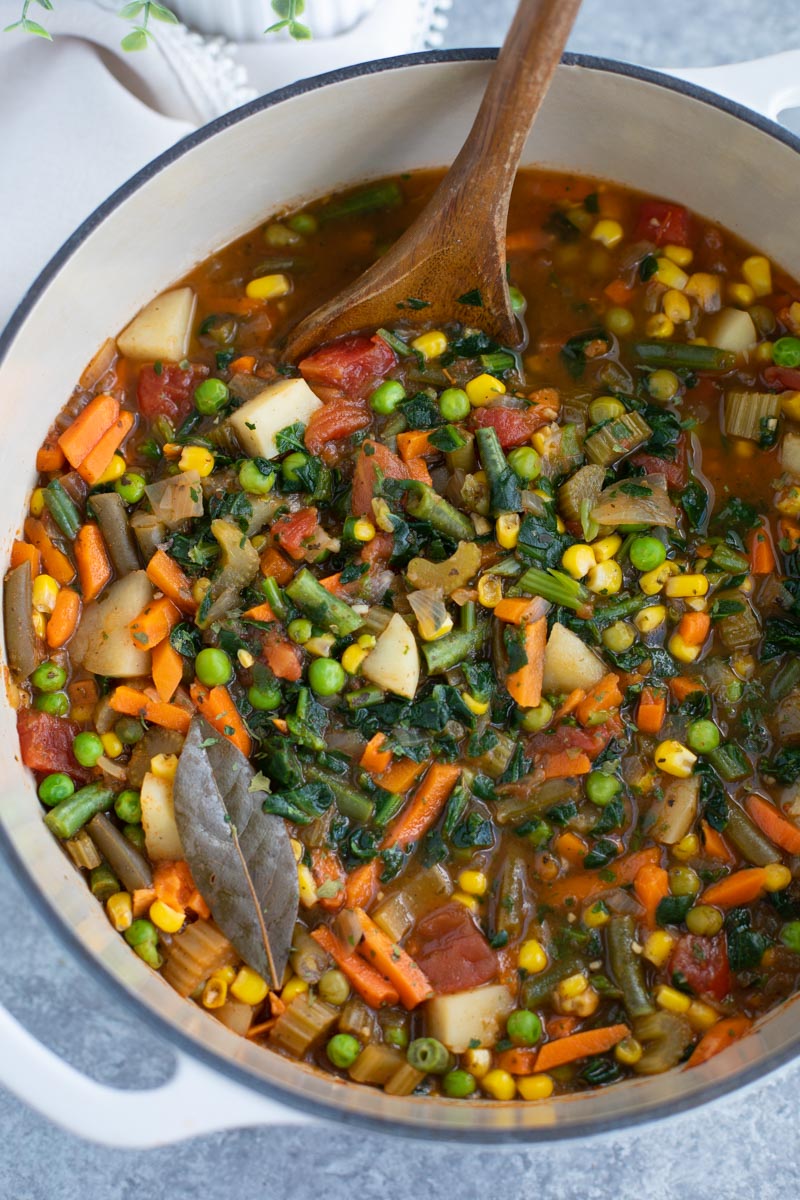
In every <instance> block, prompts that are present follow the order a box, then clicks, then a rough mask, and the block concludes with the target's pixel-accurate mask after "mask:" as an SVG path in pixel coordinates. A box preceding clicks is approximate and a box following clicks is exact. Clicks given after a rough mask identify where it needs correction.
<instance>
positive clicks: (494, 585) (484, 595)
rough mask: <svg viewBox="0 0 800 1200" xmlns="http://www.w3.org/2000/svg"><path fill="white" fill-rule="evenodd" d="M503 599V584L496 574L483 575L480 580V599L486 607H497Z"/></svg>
mask: <svg viewBox="0 0 800 1200" xmlns="http://www.w3.org/2000/svg"><path fill="white" fill-rule="evenodd" d="M502 599H503V585H502V584H501V582H500V580H499V579H498V578H497V576H496V575H481V577H480V579H479V580H478V600H479V601H480V603H481V604H482V605H483V607H484V608H495V607H496V606H497V605H498V604H499V603H500V601H501V600H502Z"/></svg>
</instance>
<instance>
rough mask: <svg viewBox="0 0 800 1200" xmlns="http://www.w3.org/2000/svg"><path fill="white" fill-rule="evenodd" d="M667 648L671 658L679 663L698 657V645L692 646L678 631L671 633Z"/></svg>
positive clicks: (692, 660) (699, 648) (690, 661)
mask: <svg viewBox="0 0 800 1200" xmlns="http://www.w3.org/2000/svg"><path fill="white" fill-rule="evenodd" d="M667 649H668V650H669V652H670V654H671V655H672V657H673V658H677V660H678V662H680V663H693V662H695V661H696V660H697V659H698V658H699V657H700V650H701V649H702V647H700V646H692V645H690V643H689V642H687V641H686V640H685V639H684V638H682V637H681V635H680V634H679V633H673V635H672V637H671V638H670V639H669V642H668V643H667Z"/></svg>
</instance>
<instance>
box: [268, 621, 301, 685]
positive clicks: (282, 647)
mask: <svg viewBox="0 0 800 1200" xmlns="http://www.w3.org/2000/svg"><path fill="white" fill-rule="evenodd" d="M262 646H263V651H264V658H265V660H266V663H267V666H268V667H269V669H270V671H272V674H273V675H274V676H275V677H276V678H277V679H288V680H289V681H290V682H291V683H296V682H297V680H298V679H299V678H300V676H301V675H302V674H303V656H302V654H301V652H300V650H299V648H298V647H297V646H295V644H294V642H287V641H286V639H285V638H283V637H282V636H281V634H280V633H279V632H278V630H277V629H276V630H269V631H268V632H267V633H266V634H265V635H264V641H263V643H262Z"/></svg>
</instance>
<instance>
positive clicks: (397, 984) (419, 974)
mask: <svg viewBox="0 0 800 1200" xmlns="http://www.w3.org/2000/svg"><path fill="white" fill-rule="evenodd" d="M353 911H354V912H355V915H356V917H357V918H358V923H359V925H360V927H361V932H362V933H363V934H364V937H363V940H362V941H360V942H359V943H358V946H357V947H356V949H357V950H358V952H359V954H360V955H361V956H362V957H363V958H365V959H366V960H367V962H368V963H369V964H370V965H371V966H373V967H375V969H376V970H377V971H379V972H380V973H381V975H383V976H384V978H386V979H388V980H389V982H390V983H391V984H393V985H394V988H395V990H396V992H397V994H398V996H399V997H400V1002H401V1004H403V1005H404V1006H405V1007H406V1008H409V1009H411V1008H416V1007H417V1005H418V1004H421V1003H422V1001H423V1000H427V999H429V997H430V996H431V995H432V994H433V989H432V988H431V985H430V983H429V981H428V978H427V976H426V975H425V973H424V972H423V971H422V970H421V969H420V968H419V967H418V966H417V964H416V963H415V962H414V960H413V958H411V957H410V956H409V955H408V954H406V952H405V950H403V949H402V948H401V947H400V946H398V944H397V942H393V941H392V939H391V938H389V937H387V936H386V934H385V933H384V932H383V930H382V929H379V928H378V926H377V925H376V924H375V922H374V921H373V920H372V918H371V917H368V916H367V914H366V913H365V912H364V910H363V908H356V909H354V910H353Z"/></svg>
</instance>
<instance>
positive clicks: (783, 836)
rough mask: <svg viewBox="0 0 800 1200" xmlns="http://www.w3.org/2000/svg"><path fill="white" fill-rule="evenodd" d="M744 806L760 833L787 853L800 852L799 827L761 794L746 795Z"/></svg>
mask: <svg viewBox="0 0 800 1200" xmlns="http://www.w3.org/2000/svg"><path fill="white" fill-rule="evenodd" d="M745 808H746V809H747V811H748V812H749V814H750V816H751V817H752V818H753V820H754V821H755V823H756V825H757V826H758V828H759V829H760V830H761V832H762V833H765V834H766V835H767V837H768V838H769V840H770V841H771V842H774V843H775V845H776V846H780V848H781V850H785V851H786V853H787V854H800V829H798V828H797V826H796V825H795V824H794V822H793V821H790V820H788V818H786V817H785V816H784V815H783V813H782V812H780V810H779V809H777V808H776V807H775V806H774V804H770V802H769V801H768V800H765V799H764V797H763V796H755V795H754V796H748V797H747V799H746V800H745Z"/></svg>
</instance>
